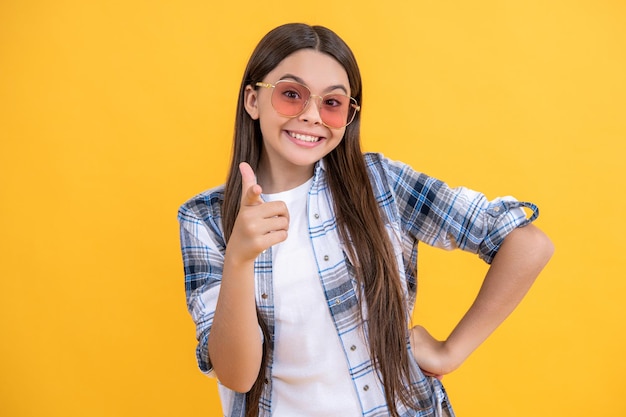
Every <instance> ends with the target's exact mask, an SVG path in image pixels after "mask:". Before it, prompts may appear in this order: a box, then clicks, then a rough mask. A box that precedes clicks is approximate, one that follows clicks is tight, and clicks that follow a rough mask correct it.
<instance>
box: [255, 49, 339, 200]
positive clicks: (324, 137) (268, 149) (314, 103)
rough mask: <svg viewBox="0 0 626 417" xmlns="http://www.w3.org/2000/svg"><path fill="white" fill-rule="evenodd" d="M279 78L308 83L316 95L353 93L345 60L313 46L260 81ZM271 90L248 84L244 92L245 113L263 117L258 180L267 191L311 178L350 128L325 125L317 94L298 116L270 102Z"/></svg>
mask: <svg viewBox="0 0 626 417" xmlns="http://www.w3.org/2000/svg"><path fill="white" fill-rule="evenodd" d="M279 80H289V81H297V82H299V83H301V84H304V85H306V86H307V87H308V88H309V89H310V90H311V93H312V94H313V95H316V96H324V95H326V94H330V93H337V94H344V95H350V83H349V81H348V75H347V73H346V71H345V70H344V68H343V67H342V66H341V64H339V62H337V61H336V60H335V59H334V58H332V57H331V56H329V55H326V54H324V53H321V52H318V51H315V50H313V49H302V50H299V51H297V52H294V53H293V54H291V55H289V56H288V57H287V58H285V59H284V60H282V61H281V62H280V64H278V65H277V66H276V67H275V68H274V69H273V70H272V71H271V72H269V73H268V74H267V76H265V78H264V79H263V80H261V81H263V82H265V83H271V84H276V82H278V81H279ZM273 91H274V89H273V88H262V87H261V88H257V89H254V88H252V86H248V87H247V88H246V93H245V94H246V95H245V108H246V111H247V112H248V114H249V115H250V117H252V118H253V119H255V120H256V119H258V120H259V123H260V127H261V133H262V135H263V149H262V152H261V159H260V161H259V167H258V170H257V178H258V181H259V184H261V186H262V187H263V190H264V192H266V193H273V192H279V191H284V190H288V189H290V188H293V187H295V186H297V185H300V184H302V183H303V182H305V181H306V180H307V179H309V178H310V177H311V175H313V166H314V165H315V163H316V162H317V161H319V160H320V159H322V158H323V157H324V156H326V155H327V154H328V153H329V152H331V151H332V150H333V149H335V148H336V147H337V145H339V143H340V142H341V140H342V138H343V135H344V133H345V130H346V128H345V127H342V128H339V129H334V128H329V127H327V126H325V125H324V124H323V123H322V119H321V118H320V113H319V107H318V106H319V100H317V99H316V98H314V97H312V98H311V99H310V102H309V104H308V105H307V107H306V108H305V110H304V111H303V112H302V113H301V114H299V115H298V116H296V117H286V116H282V115H280V114H279V113H278V112H276V110H275V109H274V107H273V106H272V103H271V97H272V93H273Z"/></svg>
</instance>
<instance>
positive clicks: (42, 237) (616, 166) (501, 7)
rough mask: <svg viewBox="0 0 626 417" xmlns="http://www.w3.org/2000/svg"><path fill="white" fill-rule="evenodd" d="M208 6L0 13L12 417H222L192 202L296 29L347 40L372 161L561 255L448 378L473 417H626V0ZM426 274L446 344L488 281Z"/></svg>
mask: <svg viewBox="0 0 626 417" xmlns="http://www.w3.org/2000/svg"><path fill="white" fill-rule="evenodd" d="M212 3H213V2H211V1H199V0H197V1H180V2H156V1H148V0H144V1H128V2H127V1H104V0H94V1H61V0H57V1H19V0H3V1H2V2H0V245H1V246H0V257H1V258H0V259H1V262H0V277H1V279H0V415H2V416H11V417H30V416H48V417H57V416H58V417H74V416H76V417H84V416H90V417H100V416H107V417H108V416H119V417H131V416H133V417H134V416H148V415H149V416H167V417H171V416H179V415H206V416H217V415H219V410H218V408H217V407H218V405H217V396H216V393H215V386H214V382H213V381H212V380H210V379H208V378H206V377H204V376H203V375H201V374H200V373H199V371H197V370H196V368H195V358H194V347H195V338H194V329H193V326H192V323H191V319H190V318H189V316H188V315H187V312H186V307H185V303H184V291H183V274H182V267H181V260H180V255H179V249H178V229H177V223H176V210H177V207H178V205H179V204H181V203H182V202H183V201H184V200H185V199H187V198H188V197H190V196H192V195H193V194H195V193H197V192H200V191H201V190H203V189H206V188H208V187H211V186H214V185H217V184H219V183H221V182H222V181H223V178H224V175H225V170H226V164H227V160H228V158H229V152H230V141H231V129H232V125H233V114H234V106H235V99H236V94H237V86H238V82H239V77H240V76H241V73H242V71H243V66H244V64H245V62H246V60H247V58H248V56H249V54H250V52H251V50H252V48H253V47H254V45H255V44H256V42H257V41H258V40H259V39H260V37H261V36H262V35H263V34H264V33H265V32H266V31H267V30H269V29H270V28H272V27H274V26H276V25H278V24H280V23H284V22H287V21H305V22H308V23H316V24H317V23H319V24H324V25H327V26H329V27H331V28H333V29H335V30H336V31H337V32H338V33H339V34H340V35H342V36H343V37H344V38H345V39H346V40H347V41H348V43H349V44H350V45H351V46H352V47H353V49H354V51H355V53H356V54H357V57H358V59H359V61H360V65H361V68H362V71H363V77H364V82H365V88H366V90H365V100H364V106H363V108H364V110H363V117H364V122H363V136H364V146H365V148H366V149H367V150H377V151H382V152H384V153H385V154H387V155H388V156H390V157H393V158H398V159H403V160H405V161H406V162H409V163H411V164H412V165H414V166H415V167H416V168H418V169H420V170H422V171H425V172H427V173H429V174H431V175H434V176H437V177H440V178H442V179H445V180H446V181H448V182H449V183H450V184H452V185H460V184H464V185H467V186H470V187H473V188H477V189H480V190H482V191H484V192H485V193H487V194H488V195H489V196H491V197H495V196H498V195H503V194H512V195H515V196H517V197H518V198H520V199H530V200H532V201H534V202H536V203H537V204H539V205H540V207H541V210H542V215H541V217H540V220H539V221H538V223H537V224H538V225H539V226H540V227H542V228H543V229H544V230H545V231H546V232H547V233H548V234H549V235H550V236H551V237H552V239H553V240H554V243H555V244H556V248H557V252H556V254H555V257H554V258H553V260H552V262H551V263H550V265H549V266H548V268H547V269H546V270H545V272H544V274H543V275H542V276H541V278H540V280H539V281H538V283H537V284H536V286H535V287H534V288H533V289H532V291H531V293H530V295H529V296H528V298H527V299H526V300H525V301H524V302H523V304H522V305H521V306H520V308H519V309H518V310H517V311H516V312H515V314H514V315H513V316H512V317H511V318H510V319H509V320H508V321H507V322H506V323H505V325H504V326H503V327H502V328H501V329H499V330H498V331H497V332H496V333H495V334H494V336H493V337H492V338H491V339H489V341H488V342H487V343H486V344H485V345H483V346H482V347H481V348H480V349H479V350H478V351H477V352H476V353H475V355H474V356H472V357H471V358H470V359H469V360H468V362H467V363H466V364H465V365H464V366H463V367H462V368H461V369H460V370H458V371H457V372H455V373H454V374H452V375H449V376H447V377H446V378H445V380H444V381H445V382H446V385H447V388H448V391H449V393H450V396H451V398H452V400H453V401H454V405H455V406H456V409H457V413H458V415H459V416H483V417H485V416H503V415H506V416H587V415H626V401H625V400H624V397H623V391H624V387H625V386H626V384H625V382H626V381H625V378H624V373H625V371H626V365H625V362H624V360H623V354H624V352H626V336H625V334H626V332H624V330H625V328H624V327H625V325H624V323H625V322H626V312H625V307H624V306H625V304H626V283H625V282H626V279H624V269H625V268H624V267H625V266H626V265H625V261H624V259H625V257H624V254H623V247H624V244H623V242H624V236H625V235H626V227H625V221H624V214H625V208H624V207H625V206H626V199H625V197H624V195H625V193H624V178H625V174H626V171H625V169H624V162H625V156H626V152H625V150H626V147H625V141H626V122H625V120H626V104H625V103H626V99H625V97H626V75H625V74H626V25H625V24H624V22H625V18H626V6H625V3H624V2H623V1H621V0H595V1H591V0H588V1H582V0H573V1H563V0H562V1H552V2H550V1H540V0H529V1H498V0H492V1H480V0H479V1H473V2H469V1H468V2H448V1H439V2H436V1H408V0H407V1H406V2H398V1H384V2H380V1H347V2H338V1H335V0H318V1H315V2H301V3H291V4H288V3H286V2H284V1H275V0H269V1H265V2H253V1H242V2H220V3H219V4H217V5H214V4H212ZM421 261H422V269H421V287H420V290H421V292H420V295H419V298H418V302H419V307H418V309H417V312H416V320H417V321H419V322H421V323H424V324H426V325H427V326H428V327H429V328H431V329H432V330H433V332H434V333H435V334H437V335H438V336H441V337H444V336H445V334H446V333H447V332H448V331H449V330H450V329H451V327H452V325H453V324H454V323H455V321H456V320H458V319H459V317H460V315H461V314H462V312H463V310H464V309H465V308H467V305H468V303H469V302H470V301H471V299H472V296H473V294H474V293H475V291H476V290H477V288H478V285H479V284H480V278H481V274H482V273H483V272H484V270H485V266H484V265H482V264H481V263H480V262H479V261H477V260H475V259H474V258H473V257H472V256H469V255H466V254H460V253H455V254H450V253H442V252H440V251H434V250H424V251H423V253H422V259H421ZM502 409H505V410H506V411H505V412H503V411H502Z"/></svg>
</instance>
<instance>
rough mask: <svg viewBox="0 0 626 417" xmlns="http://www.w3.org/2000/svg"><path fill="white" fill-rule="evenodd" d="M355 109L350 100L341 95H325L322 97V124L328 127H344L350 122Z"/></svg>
mask: <svg viewBox="0 0 626 417" xmlns="http://www.w3.org/2000/svg"><path fill="white" fill-rule="evenodd" d="M354 112H355V108H354V107H353V106H352V100H351V99H350V97H348V96H344V95H342V94H327V95H325V96H324V97H322V104H321V106H320V117H321V118H322V121H323V122H324V124H326V125H327V126H330V127H335V128H340V127H344V126H345V125H347V124H348V123H350V122H351V121H352V118H353V117H354Z"/></svg>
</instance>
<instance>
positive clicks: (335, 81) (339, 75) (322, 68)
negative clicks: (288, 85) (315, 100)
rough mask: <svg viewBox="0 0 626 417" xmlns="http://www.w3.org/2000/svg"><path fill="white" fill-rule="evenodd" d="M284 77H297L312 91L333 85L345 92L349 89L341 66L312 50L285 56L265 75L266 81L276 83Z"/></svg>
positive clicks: (328, 57)
mask: <svg viewBox="0 0 626 417" xmlns="http://www.w3.org/2000/svg"><path fill="white" fill-rule="evenodd" d="M286 75H292V76H296V77H299V78H300V79H302V80H303V81H304V83H305V84H306V85H308V86H309V87H310V88H311V89H314V90H317V89H319V90H324V89H326V88H327V87H329V86H335V85H342V86H344V87H345V89H346V90H347V91H349V88H350V83H349V81H348V74H347V73H346V70H345V69H344V68H343V66H342V65H341V64H340V63H339V62H338V61H337V60H336V59H335V58H333V57H331V56H330V55H327V54H324V53H322V52H319V51H316V50H313V49H301V50H299V51H296V52H294V53H293V54H291V55H289V56H287V57H286V58H285V59H283V60H282V61H281V62H280V63H279V64H278V65H277V66H276V68H274V69H273V70H272V71H271V72H270V73H269V74H268V75H267V80H268V81H271V82H276V81H278V80H280V79H282V78H284V77H285V76H286Z"/></svg>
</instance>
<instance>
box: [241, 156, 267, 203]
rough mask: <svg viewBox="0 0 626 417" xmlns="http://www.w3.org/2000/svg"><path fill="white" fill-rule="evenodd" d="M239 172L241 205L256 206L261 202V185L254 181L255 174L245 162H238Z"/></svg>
mask: <svg viewBox="0 0 626 417" xmlns="http://www.w3.org/2000/svg"><path fill="white" fill-rule="evenodd" d="M239 172H240V173H241V205H242V206H256V205H257V204H261V203H263V200H261V186H260V185H258V184H257V183H256V175H254V171H253V170H252V167H251V166H250V164H248V163H247V162H242V163H240V164H239Z"/></svg>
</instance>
